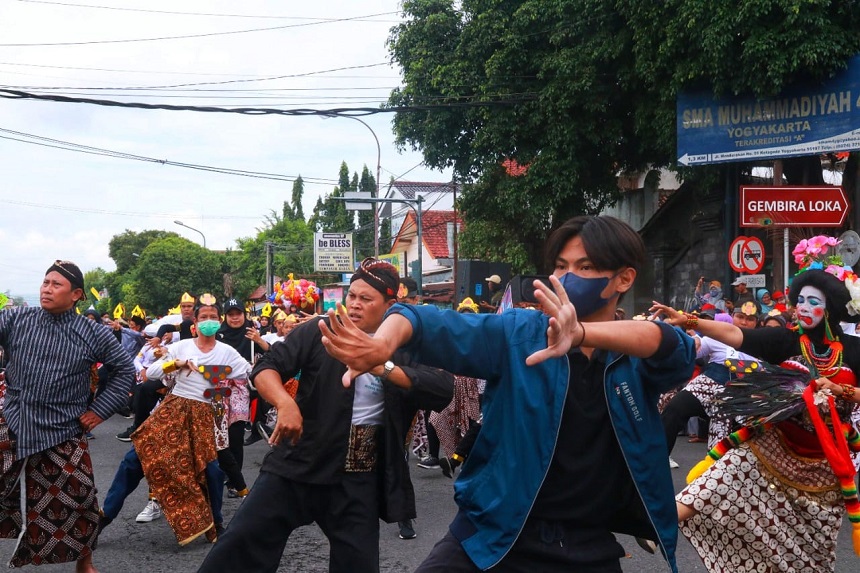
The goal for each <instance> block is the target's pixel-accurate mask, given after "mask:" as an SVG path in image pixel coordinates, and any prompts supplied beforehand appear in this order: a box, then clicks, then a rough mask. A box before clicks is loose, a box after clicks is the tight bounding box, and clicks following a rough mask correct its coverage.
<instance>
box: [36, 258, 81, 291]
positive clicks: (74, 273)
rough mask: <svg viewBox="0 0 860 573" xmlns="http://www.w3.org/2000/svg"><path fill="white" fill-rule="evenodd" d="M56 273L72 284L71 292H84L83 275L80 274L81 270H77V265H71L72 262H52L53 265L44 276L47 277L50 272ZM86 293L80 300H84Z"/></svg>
mask: <svg viewBox="0 0 860 573" xmlns="http://www.w3.org/2000/svg"><path fill="white" fill-rule="evenodd" d="M53 271H56V272H58V273H60V274H61V275H63V276H64V277H66V279H67V280H68V281H69V282H70V283H71V284H72V290H74V289H77V288H79V289H81V290H84V273H82V272H81V269H79V268H78V265H76V264H75V263H73V262H72V261H61V260H59V259H57V260H56V261H54V264H53V265H51V266H50V267H49V268H48V270H47V271H45V274H46V275H47V274H48V273H50V272H53ZM86 298H87V293H86V292H84V295H83V296H82V297H81V300H86Z"/></svg>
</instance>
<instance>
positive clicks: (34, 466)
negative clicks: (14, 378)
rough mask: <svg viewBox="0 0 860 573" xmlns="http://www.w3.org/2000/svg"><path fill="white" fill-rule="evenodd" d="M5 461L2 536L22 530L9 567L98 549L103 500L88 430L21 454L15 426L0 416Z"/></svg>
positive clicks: (0, 485)
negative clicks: (17, 450) (98, 496)
mask: <svg viewBox="0 0 860 573" xmlns="http://www.w3.org/2000/svg"><path fill="white" fill-rule="evenodd" d="M0 466H2V467H0V470H2V475H0V538H4V539H19V536H20V539H19V541H18V544H17V545H16V547H15V551H14V553H13V554H12V557H11V559H10V560H9V567H23V566H24V565H31V564H32V565H42V564H56V563H68V562H73V561H77V560H79V559H80V558H82V557H85V556H87V555H90V554H91V553H92V552H93V550H94V549H95V548H96V541H97V539H98V524H99V506H98V500H97V499H96V487H95V482H94V479H93V465H92V461H91V459H90V454H89V449H88V444H87V440H86V438H85V437H84V435H83V434H81V435H80V436H79V437H78V438H76V439H73V440H66V441H65V442H62V443H60V444H57V445H55V446H53V447H51V448H49V449H47V450H45V451H43V452H38V453H35V454H31V455H30V456H27V457H26V458H24V459H17V456H16V454H15V443H14V440H12V439H11V435H10V432H9V426H8V425H7V424H6V421H5V420H4V419H2V418H0ZM21 483H24V484H25V492H26V495H25V496H24V500H23V501H22V499H21V498H22V496H21ZM22 503H23V504H24V507H23V508H22ZM23 516H26V522H25V521H24V518H23ZM22 527H23V529H24V534H23V535H21V530H22Z"/></svg>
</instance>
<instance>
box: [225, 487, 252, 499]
mask: <svg viewBox="0 0 860 573" xmlns="http://www.w3.org/2000/svg"><path fill="white" fill-rule="evenodd" d="M249 493H251V491H250V490H249V489H248V488H247V487H246V488H244V489H239V490H237V489H236V488H232V487H228V488H227V497H229V498H232V499H237V498H242V497H245V496H247V495H248V494H249Z"/></svg>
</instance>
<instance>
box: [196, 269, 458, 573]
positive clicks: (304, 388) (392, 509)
mask: <svg viewBox="0 0 860 573" xmlns="http://www.w3.org/2000/svg"><path fill="white" fill-rule="evenodd" d="M398 286H399V280H398V276H397V270H396V269H395V268H394V267H393V266H391V265H390V264H388V263H386V262H383V261H376V260H374V259H366V260H365V261H364V262H362V264H361V266H360V267H359V268H358V269H357V270H356V272H355V274H354V275H353V277H352V280H351V282H350V288H349V293H348V294H347V300H346V307H345V308H346V311H347V313H348V318H344V320H351V321H352V322H353V323H355V324H357V325H358V327H359V328H361V329H362V331H364V332H366V333H368V334H370V333H373V332H375V331H376V328H377V327H378V326H379V324H380V323H381V322H382V318H383V316H384V315H385V312H386V311H387V310H388V309H389V308H390V307H391V306H392V305H393V304H394V303H395V302H396V296H397V289H398ZM320 320H328V319H315V320H313V321H312V322H313V324H311V323H310V322H311V321H309V322H308V323H304V324H302V325H301V326H298V327H297V328H296V329H295V330H294V331H293V332H292V334H290V336H289V337H287V338H286V339H285V340H284V342H282V343H278V344H275V345H273V346H272V349H271V350H270V351H269V352H267V353H266V354H265V355H264V356H263V358H261V359H260V361H259V362H258V363H257V365H256V366H255V367H254V371H253V374H252V378H253V381H254V384H255V385H256V386H257V389H258V390H259V392H260V395H261V396H262V397H263V398H265V399H266V400H268V401H270V402H271V403H272V404H273V405H274V406H275V407H276V408H277V409H278V421H277V424H276V426H275V428H274V431H273V432H272V435H271V437H270V438H269V444H271V445H272V446H273V449H272V451H271V452H269V454H268V455H267V456H266V458H265V460H264V461H263V467H262V468H261V470H260V475H259V477H258V478H257V481H256V482H255V484H254V487H253V488H252V489H251V493H250V494H249V495H248V497H246V498H245V501H244V502H243V504H242V506H241V507H240V508H239V511H238V512H237V513H236V515H235V516H234V517H233V520H232V521H231V523H230V526H229V528H228V529H227V532H226V533H225V535H224V536H223V537H221V538H219V540H218V543H217V544H216V545H215V546H214V548H213V549H212V551H211V552H210V553H209V555H208V556H207V557H206V560H205V561H204V563H203V565H202V567H201V568H200V572H201V573H215V572H223V573H238V572H244V571H247V572H249V573H251V572H255V573H256V572H259V571H275V570H276V569H277V568H278V563H279V562H280V559H281V554H282V553H283V550H284V546H285V545H286V542H287V540H288V538H289V536H290V534H291V533H292V531H293V530H294V529H295V528H297V527H300V526H302V525H307V524H310V523H312V522H316V523H317V524H318V525H319V526H320V528H321V529H322V531H323V532H324V533H325V534H326V536H327V537H328V539H329V543H330V546H331V550H330V552H329V571H330V572H332V573H375V572H378V571H379V520H380V519H383V520H385V521H387V522H389V523H393V522H399V521H404V520H406V519H412V518H414V517H415V493H414V491H413V489H412V484H411V482H410V481H409V473H408V472H409V469H408V467H407V465H406V459H405V458H404V456H403V444H404V443H405V438H406V433H407V431H408V429H409V425H410V424H411V422H412V419H413V417H414V416H415V413H416V412H417V411H418V409H419V408H432V409H434V410H441V409H443V408H444V407H445V406H446V405H447V404H448V403H449V402H450V401H451V397H452V395H453V392H454V377H453V376H452V375H451V374H449V373H447V372H444V371H442V370H438V369H435V368H428V367H425V366H421V365H418V364H416V363H415V362H414V361H412V360H411V359H410V358H409V357H408V356H406V355H404V354H398V355H397V356H395V357H394V358H393V360H391V361H387V362H385V363H384V364H380V365H379V367H378V368H374V369H372V370H370V371H369V372H367V373H363V374H361V375H360V376H357V377H356V378H355V379H354V380H349V381H348V383H347V385H346V386H345V384H344V380H343V375H344V374H345V373H346V371H347V369H346V366H345V365H344V364H343V363H341V362H339V361H338V360H336V359H334V358H332V357H331V356H329V355H328V354H327V353H326V352H325V349H324V348H323V346H322V343H321V338H322V335H321V333H320V330H319V328H318V327H317V325H316V323H317V322H320ZM335 320H337V319H335ZM299 371H301V374H302V375H301V380H300V381H299V385H298V392H297V394H296V397H295V399H293V398H292V397H290V395H289V394H288V393H287V391H286V390H285V389H284V385H283V381H284V380H288V379H289V378H291V377H293V376H295V375H296V374H297V373H298V372H299Z"/></svg>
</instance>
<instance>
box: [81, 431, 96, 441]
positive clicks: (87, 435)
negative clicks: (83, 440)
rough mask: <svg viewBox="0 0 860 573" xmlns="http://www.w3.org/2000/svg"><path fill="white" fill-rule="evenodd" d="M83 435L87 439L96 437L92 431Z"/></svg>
mask: <svg viewBox="0 0 860 573" xmlns="http://www.w3.org/2000/svg"><path fill="white" fill-rule="evenodd" d="M84 435H85V436H86V437H87V439H88V440H95V439H96V437H95V436H94V435H93V433H92V432H87V433H86V434H84Z"/></svg>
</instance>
